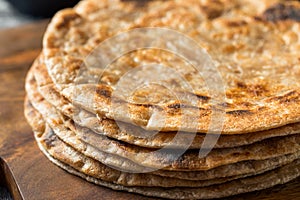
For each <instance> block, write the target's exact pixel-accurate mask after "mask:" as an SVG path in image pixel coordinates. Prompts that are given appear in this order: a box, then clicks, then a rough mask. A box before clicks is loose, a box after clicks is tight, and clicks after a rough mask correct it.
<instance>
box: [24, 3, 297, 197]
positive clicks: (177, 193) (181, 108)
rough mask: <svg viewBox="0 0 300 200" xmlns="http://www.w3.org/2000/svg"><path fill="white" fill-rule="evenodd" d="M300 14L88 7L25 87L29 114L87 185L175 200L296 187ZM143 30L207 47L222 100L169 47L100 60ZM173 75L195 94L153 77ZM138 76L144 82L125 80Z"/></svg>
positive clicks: (183, 6)
mask: <svg viewBox="0 0 300 200" xmlns="http://www.w3.org/2000/svg"><path fill="white" fill-rule="evenodd" d="M299 14H300V3H299V2H298V1H287V2H285V1H275V0H274V1H273V0H272V1H242V0H238V1H231V0H230V1H229V0H228V1H227V0H220V1H196V0H176V1H117V0H116V1H114V0H101V1H100V0H85V1H82V2H80V3H79V4H78V5H77V6H76V7H75V8H73V9H66V10H62V11H60V12H59V13H57V14H56V15H55V16H54V18H53V19H52V21H51V23H50V24H49V27H48V29H47V31H46V33H45V36H44V41H43V51H42V53H41V55H40V56H39V57H38V58H37V59H36V61H35V62H34V64H33V66H32V67H31V69H30V70H29V72H28V75H27V79H26V92H27V97H26V99H25V116H26V118H27V120H28V122H29V124H30V125H31V126H32V128H33V131H34V135H35V138H36V141H37V143H38V146H39V148H40V149H41V150H42V152H43V153H44V154H45V155H46V156H47V157H48V158H49V159H50V160H51V161H52V162H53V163H55V164H57V165H58V166H60V167H62V168H63V169H65V170H66V171H68V172H70V173H72V174H75V175H78V176H80V177H82V178H84V179H86V180H87V181H90V182H93V183H95V184H99V185H102V186H107V187H110V188H112V189H115V190H125V191H129V192H135V193H139V194H143V195H147V196H154V197H163V198H170V199H212V198H220V197H226V196H230V195H235V194H240V193H245V192H251V191H255V190H261V189H265V188H268V187H272V186H274V185H277V184H283V183H286V182H288V181H290V180H292V179H295V178H297V177H298V176H299V175H300V134H299V133H300V123H299V122H300V81H299V80H300V79H299V78H300V22H299V20H300V18H299ZM146 27H152V28H153V27H160V28H164V29H158V30H161V31H162V32H164V31H166V30H167V29H165V28H168V30H169V31H171V30H173V31H174V30H175V31H177V33H179V34H182V35H184V37H187V38H191V39H192V40H193V41H194V42H196V43H197V44H198V45H199V48H200V47H201V48H203V49H205V50H206V51H207V55H209V57H210V59H211V60H212V63H213V66H214V67H215V69H216V70H217V72H218V73H219V75H220V77H221V78H220V80H222V82H221V83H222V84H223V85H222V86H224V98H221V99H220V98H216V95H214V94H215V93H216V91H211V90H212V89H214V88H216V87H213V86H211V85H209V86H207V84H206V83H210V84H211V83H215V82H213V81H211V77H201V73H200V72H199V70H197V68H195V67H193V63H191V62H189V61H188V60H186V59H184V58H182V57H180V55H177V54H176V53H174V52H171V51H168V50H166V49H162V48H161V49H159V48H136V49H133V50H131V51H129V52H126V53H125V54H123V55H121V56H120V55H118V56H119V57H116V58H114V60H111V61H110V62H109V63H108V64H109V65H102V64H101V62H99V57H101V55H103V54H101V52H102V53H105V52H103V48H102V49H101V51H99V46H101V44H103V42H105V41H108V40H109V39H110V38H113V37H114V36H116V35H118V34H121V33H123V32H128V31H130V30H135V29H141V28H146ZM153 30H156V29H153ZM171 32H172V31H171ZM170 37H171V36H170ZM134 38H136V37H132V39H134ZM166 38H168V36H167V37H166ZM163 40H165V38H163ZM142 42H143V41H138V40H137V41H136V43H138V44H140V43H142ZM155 42H162V43H163V42H164V41H160V40H159V39H158V40H157V41H155ZM176 42H178V41H174V43H176ZM171 45H172V44H171ZM107 47H108V48H112V49H117V50H116V51H118V48H121V47H120V45H119V44H116V43H113V42H112V43H110V46H109V45H108V46H106V48H107ZM186 48H187V49H189V48H192V47H191V46H187V47H186ZM104 50H105V48H104ZM107 51H111V49H110V50H107ZM192 51H193V49H192ZM95 52H97V53H96V54H95ZM99 52H100V54H101V55H99ZM97 55H98V56H99V57H97ZM108 57H109V56H108ZM162 64H163V66H162ZM142 66H160V67H159V68H142ZM165 66H167V67H169V68H170V69H172V70H175V71H176V72H178V73H179V74H180V77H183V80H184V82H185V83H187V84H188V85H189V86H190V87H191V88H192V90H189V91H187V89H186V88H182V87H180V83H181V82H180V81H179V80H178V79H176V76H173V75H172V73H169V74H163V73H162V72H164V73H166V72H170V71H163V70H162V71H160V70H157V71H155V70H153V69H160V68H164V67H165ZM136 69H137V70H138V69H143V70H142V71H140V72H142V73H140V72H136V74H134V75H137V76H126V75H128V73H129V72H132V70H136ZM147 69H149V71H147ZM151 69H152V71H151ZM199 74H200V75H199ZM124 76H126V77H127V79H126V80H125V81H123V80H124V79H122V78H123V77H124ZM128 77H129V79H128ZM149 77H163V79H160V80H162V81H161V82H159V83H161V84H158V83H157V82H155V83H151V82H149ZM122 81H123V82H122ZM132 83H134V84H132ZM137 83H138V84H140V85H139V87H135V88H134V90H133V92H131V93H130V94H128V93H126V88H128V87H129V86H130V85H131V84H132V85H135V86H136V84H137ZM164 83H168V85H169V86H171V87H169V88H166V87H165V85H164ZM120 88H121V89H122V90H120ZM124 91H125V92H124ZM181 94H184V95H183V96H184V97H182V96H180V95H181ZM187 96H188V97H187ZM178 97H182V98H178ZM212 118H218V120H212ZM216 122H218V123H219V126H216V125H214V124H212V123H216ZM207 139H208V141H210V142H211V143H209V142H208V143H206V140H207ZM213 141H215V142H213ZM204 144H206V145H204ZM207 144H210V145H207ZM202 145H204V146H202ZM201 147H202V149H201V150H203V149H204V151H201V152H206V154H205V155H204V156H203V155H199V149H200V148H201ZM211 147H213V148H212V149H210V148H211ZM205 148H206V150H207V151H205Z"/></svg>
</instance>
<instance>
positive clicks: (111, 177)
mask: <svg viewBox="0 0 300 200" xmlns="http://www.w3.org/2000/svg"><path fill="white" fill-rule="evenodd" d="M26 105H30V103H29V102H25V115H26V117H27V119H28V121H29V123H30V124H31V125H32V126H33V130H34V133H35V138H36V141H37V143H38V145H39V147H40V149H41V150H42V152H43V153H44V154H45V155H46V156H47V157H48V159H49V160H51V161H52V162H53V163H55V164H56V165H58V166H60V167H61V168H63V169H65V170H66V171H68V172H70V173H72V174H75V175H78V176H80V177H82V178H85V179H86V180H88V181H90V182H93V183H96V184H99V185H102V186H106V187H110V188H112V189H115V190H125V191H129V192H135V193H139V194H143V195H147V196H156V197H163V198H170V199H199V198H201V199H211V198H220V197H226V196H231V195H235V194H239V193H244V192H250V191H255V190H260V189H265V188H268V187H272V186H274V185H277V184H283V183H285V182H288V181H290V180H292V179H294V178H296V177H298V176H299V175H300V165H299V163H300V162H299V160H296V161H294V162H293V163H291V164H288V165H285V166H283V167H280V168H278V169H276V170H273V171H270V172H267V173H264V174H261V175H258V176H253V177H248V178H244V179H239V180H236V181H231V182H228V183H223V184H219V185H214V186H208V187H199V188H190V187H183V188H178V187H173V188H169V189H167V190H166V188H162V187H128V186H124V185H128V184H129V185H130V184H131V183H132V182H135V181H137V180H140V181H142V179H145V177H142V176H140V177H138V176H139V175H137V174H132V175H131V176H130V175H129V174H126V173H122V172H118V171H116V170H114V169H110V168H109V167H106V166H105V165H101V164H100V163H99V162H95V161H94V160H93V159H90V158H88V157H85V156H83V155H82V154H81V153H79V152H77V151H75V150H74V149H73V148H72V147H70V146H68V145H66V144H65V143H63V142H62V141H61V140H60V139H59V138H58V137H57V136H56V135H55V134H54V132H53V131H52V130H51V128H49V126H47V125H45V123H44V124H41V123H36V122H40V119H41V116H38V115H39V114H38V113H37V112H33V110H30V107H28V106H26ZM31 108H32V107H31ZM32 118H36V119H33V120H31V119H32ZM134 176H136V177H137V178H136V179H134V180H133V181H132V182H130V181H128V179H126V177H128V178H129V179H132V178H133V177H134ZM145 176H147V175H145ZM150 177H151V175H150ZM151 180H153V179H152V177H151ZM162 180H164V179H162ZM180 181H182V180H180ZM142 182H143V181H142ZM150 182H151V181H150ZM120 184H122V185H120Z"/></svg>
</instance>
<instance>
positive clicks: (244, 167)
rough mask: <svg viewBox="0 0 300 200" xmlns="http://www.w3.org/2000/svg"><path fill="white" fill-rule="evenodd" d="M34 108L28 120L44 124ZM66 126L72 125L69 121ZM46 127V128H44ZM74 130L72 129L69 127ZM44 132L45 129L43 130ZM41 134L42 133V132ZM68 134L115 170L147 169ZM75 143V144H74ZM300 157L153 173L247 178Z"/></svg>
mask: <svg viewBox="0 0 300 200" xmlns="http://www.w3.org/2000/svg"><path fill="white" fill-rule="evenodd" d="M33 110H34V109H33V108H32V106H31V104H30V105H25V111H27V114H26V116H27V118H29V119H30V121H32V122H30V123H31V124H32V123H34V124H41V121H42V122H43V119H42V116H41V115H40V114H39V116H38V117H37V116H36V114H35V115H34V116H33V117H32V116H31V117H28V113H29V112H30V113H36V112H33ZM66 124H70V123H69V122H68V121H67V122H66ZM43 127H44V126H43ZM68 128H71V129H72V126H71V127H68ZM43 130H44V129H43ZM40 132H41V131H40ZM64 133H69V134H66V135H65V136H62V135H61V134H59V135H61V136H62V139H63V140H64V141H65V142H67V143H68V144H70V145H73V146H75V149H76V150H77V151H81V152H83V153H84V154H85V155H87V156H89V157H91V158H94V159H96V160H100V161H102V162H103V163H105V164H106V165H108V166H113V168H119V169H120V170H126V171H131V170H132V171H141V170H145V168H141V166H139V165H137V164H135V163H133V162H131V161H129V160H127V159H123V158H121V157H119V156H116V155H108V154H106V153H104V152H102V151H99V150H98V149H95V148H93V147H91V146H89V145H88V144H86V143H84V142H81V141H80V140H78V139H77V138H74V137H75V136H74V133H73V134H72V132H70V131H68V132H66V131H64ZM74 141H75V142H74ZM299 155H300V151H299V152H297V153H295V154H290V155H286V156H280V157H276V158H271V159H267V160H262V161H261V160H259V161H245V162H239V163H234V164H231V165H225V166H221V167H218V168H215V169H212V170H208V171H198V172H177V171H164V170H157V171H153V172H152V173H153V174H157V175H160V176H164V177H173V178H177V179H185V180H208V179H217V178H223V177H229V178H233V177H245V176H248V175H253V174H258V173H263V172H265V171H268V170H272V169H274V168H276V167H278V166H282V165H285V164H287V163H290V162H292V161H294V160H295V159H297V158H298V157H299Z"/></svg>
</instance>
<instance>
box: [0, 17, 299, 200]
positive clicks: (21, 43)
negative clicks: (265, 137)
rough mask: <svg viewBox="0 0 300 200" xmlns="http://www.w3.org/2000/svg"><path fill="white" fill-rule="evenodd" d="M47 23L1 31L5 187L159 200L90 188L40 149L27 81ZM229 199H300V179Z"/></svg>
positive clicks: (0, 133) (16, 193)
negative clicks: (26, 105) (26, 107)
mask: <svg viewBox="0 0 300 200" xmlns="http://www.w3.org/2000/svg"><path fill="white" fill-rule="evenodd" d="M47 23H48V21H42V22H37V23H34V24H30V25H25V26H23V27H18V28H14V29H8V30H2V31H0V184H2V185H5V186H7V187H8V188H9V190H10V191H11V193H12V194H13V197H14V199H26V200H35V199H43V200H45V199H103V200H118V199H122V200H132V199H139V200H150V199H154V198H148V197H144V196H141V195H136V194H130V193H126V192H119V191H113V190H110V189H107V188H104V187H100V186H96V185H94V184H91V183H88V182H86V181H84V180H82V179H81V178H78V177H76V176H74V175H71V174H68V173H67V172H65V171H64V170H62V169H60V168H59V167H56V166H55V165H54V164H52V163H51V162H50V161H48V160H47V158H46V157H45V156H44V155H43V154H42V153H41V152H40V150H39V149H38V147H37V145H36V143H35V141H34V138H33V134H32V131H31V129H30V127H29V125H28V124H27V123H26V120H25V118H24V116H23V99H24V95H25V92H24V79H25V75H26V72H27V70H28V69H29V67H30V65H31V64H32V62H33V60H34V59H35V58H36V56H37V55H38V54H39V53H40V51H41V41H42V35H43V33H44V31H45V28H46V25H47ZM228 199H244V200H245V199H249V200H257V199H267V200H282V199H300V179H299V178H298V179H296V180H294V181H292V182H290V183H288V184H285V185H280V186H277V187H273V188H271V189H267V190H263V191H259V192H253V193H248V194H243V195H238V196H235V197H231V198H228Z"/></svg>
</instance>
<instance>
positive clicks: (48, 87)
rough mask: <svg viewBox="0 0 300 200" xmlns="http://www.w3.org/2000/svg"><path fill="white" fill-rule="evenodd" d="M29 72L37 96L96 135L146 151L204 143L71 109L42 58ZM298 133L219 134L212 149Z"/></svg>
mask: <svg viewBox="0 0 300 200" xmlns="http://www.w3.org/2000/svg"><path fill="white" fill-rule="evenodd" d="M33 71H34V72H33V73H34V76H35V79H36V81H37V84H38V86H39V87H38V90H39V93H40V94H41V95H42V96H43V97H44V98H45V99H46V100H47V101H48V102H49V103H51V104H52V105H53V106H55V107H56V108H57V109H58V110H59V111H60V112H62V113H63V114H64V115H66V116H68V117H69V118H71V119H73V120H74V122H75V123H76V124H78V125H80V126H83V127H87V128H89V129H91V130H93V131H94V132H96V133H98V134H101V135H104V136H108V137H110V138H114V139H116V140H119V141H123V142H127V143H130V144H134V145H137V146H142V147H148V148H163V147H165V146H166V145H168V146H170V148H174V149H180V148H187V147H188V148H189V149H199V148H200V147H201V145H202V143H203V141H204V138H205V134H201V133H198V134H196V135H195V136H193V135H192V136H191V135H189V133H188V132H186V133H182V135H183V134H187V135H186V137H187V138H185V137H184V135H183V136H182V137H180V138H177V139H176V140H173V138H174V137H175V136H176V134H177V133H176V132H158V133H155V134H154V133H153V132H151V131H147V130H144V129H142V128H140V127H137V126H134V125H132V124H129V123H123V122H115V121H114V120H111V119H108V118H104V117H101V116H100V115H98V116H96V115H94V114H93V113H90V112H88V111H86V110H84V109H80V108H78V107H76V106H74V105H73V104H72V103H71V102H69V101H68V100H67V99H66V98H64V97H63V96H62V95H60V94H59V93H58V91H57V89H56V88H55V85H54V84H53V82H52V80H51V78H50V77H49V75H48V73H47V70H46V66H45V65H44V63H43V59H42V55H41V57H40V58H38V59H37V60H36V62H35V63H34V65H33ZM299 132H300V123H295V124H288V125H285V126H283V127H279V128H276V129H270V130H266V131H260V132H255V133H251V134H241V135H221V136H220V137H219V138H218V141H217V143H216V144H215V146H214V148H229V147H237V146H242V145H247V144H252V143H254V142H258V141H261V140H263V139H267V138H271V137H277V136H286V135H292V134H296V133H299ZM189 137H194V139H193V142H192V143H191V144H189V143H190V142H189V141H190V140H189ZM171 142H172V145H170V144H171Z"/></svg>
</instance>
